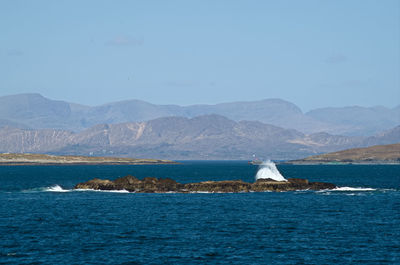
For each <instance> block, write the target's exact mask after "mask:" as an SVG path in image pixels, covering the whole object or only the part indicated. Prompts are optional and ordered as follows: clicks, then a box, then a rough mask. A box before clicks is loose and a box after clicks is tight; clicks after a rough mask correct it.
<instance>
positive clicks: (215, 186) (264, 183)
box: [74, 175, 336, 193]
mask: <svg viewBox="0 0 400 265" xmlns="http://www.w3.org/2000/svg"><path fill="white" fill-rule="evenodd" d="M74 188H75V189H92V190H126V191H129V192H136V193H167V192H177V193H196V192H210V193H225V192H235V193H236V192H263V191H294V190H323V189H334V188H336V185H334V184H332V183H324V182H309V181H308V180H307V179H297V178H289V179H288V181H275V180H273V179H258V180H257V181H256V182H254V183H249V182H244V181H242V180H225V181H203V182H197V183H186V184H182V183H178V182H176V181H175V180H172V179H169V178H165V179H162V178H160V179H157V178H151V177H146V178H144V179H143V180H139V179H138V178H136V177H133V176H130V175H128V176H125V177H121V178H117V179H115V180H114V181H111V180H102V179H97V178H95V179H92V180H89V181H87V182H84V183H79V184H77V185H76V186H75V187H74Z"/></svg>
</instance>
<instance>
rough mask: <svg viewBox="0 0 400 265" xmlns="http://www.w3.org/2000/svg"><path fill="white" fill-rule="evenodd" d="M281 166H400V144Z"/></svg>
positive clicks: (330, 154)
mask: <svg viewBox="0 0 400 265" xmlns="http://www.w3.org/2000/svg"><path fill="white" fill-rule="evenodd" d="M280 164H294V165H314V164H328V165H329V164H400V143H397V144H389V145H375V146H370V147H366V148H353V149H347V150H343V151H338V152H332V153H327V154H322V155H315V156H310V157H306V158H303V159H297V160H291V161H287V162H283V163H280Z"/></svg>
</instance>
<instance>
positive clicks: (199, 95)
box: [0, 0, 400, 111]
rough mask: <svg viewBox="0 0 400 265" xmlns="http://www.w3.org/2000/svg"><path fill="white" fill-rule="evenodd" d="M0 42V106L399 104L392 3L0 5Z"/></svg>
mask: <svg viewBox="0 0 400 265" xmlns="http://www.w3.org/2000/svg"><path fill="white" fill-rule="evenodd" d="M0 32H1V34H0V96H3V95H10V94H19V93H40V94H42V95H43V96H45V97H48V98H51V99H59V100H65V101H69V102H75V103H80V104H86V105H100V104H104V103H107V102H112V101H119V100H127V99H140V100H145V101H148V102H151V103H155V104H178V105H191V104H215V103H221V102H231V101H252V100H260V99H266V98H281V99H284V100H288V101H290V102H293V103H295V104H296V105H298V106H299V107H300V108H301V109H303V111H308V110H311V109H314V108H319V107H328V106H330V107H341V106H350V105H360V106H376V105H383V106H386V107H394V106H397V105H399V104H400V1H398V0H385V1H381V0H375V1H370V0H335V1H323V0H315V1H310V0H302V1H295V0H292V1H289V0H282V1H267V0H260V1H256V0H225V1H224V0H201V1H200V0H192V1H187V0H181V1H176V0H168V1H162V0H159V1H156V0H146V1H144V0H143V1H134V0H132V1H99V0H97V1H74V0H70V1H41V0H36V1H28V0H26V1H20V0H2V1H0Z"/></svg>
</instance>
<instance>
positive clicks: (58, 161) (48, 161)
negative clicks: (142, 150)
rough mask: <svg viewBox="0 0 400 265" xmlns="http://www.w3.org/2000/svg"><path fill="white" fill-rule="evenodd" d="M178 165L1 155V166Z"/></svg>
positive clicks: (158, 160)
mask: <svg viewBox="0 0 400 265" xmlns="http://www.w3.org/2000/svg"><path fill="white" fill-rule="evenodd" d="M160 164H178V163H177V162H175V161H171V160H163V159H135V158H120V157H91V156H55V155H45V154H9V153H5V154H0V166H56V165H62V166H68V165H71V166H76V165H160Z"/></svg>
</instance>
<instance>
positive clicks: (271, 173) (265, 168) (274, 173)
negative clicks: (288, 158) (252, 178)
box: [256, 160, 287, 181]
mask: <svg viewBox="0 0 400 265" xmlns="http://www.w3.org/2000/svg"><path fill="white" fill-rule="evenodd" d="M258 179H273V180H276V181H287V180H286V179H285V178H284V177H283V176H282V174H281V173H280V172H279V170H278V169H277V168H276V165H275V163H274V162H272V161H271V160H267V161H264V162H263V163H262V164H261V165H260V167H259V168H258V171H257V174H256V181H257V180H258Z"/></svg>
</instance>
